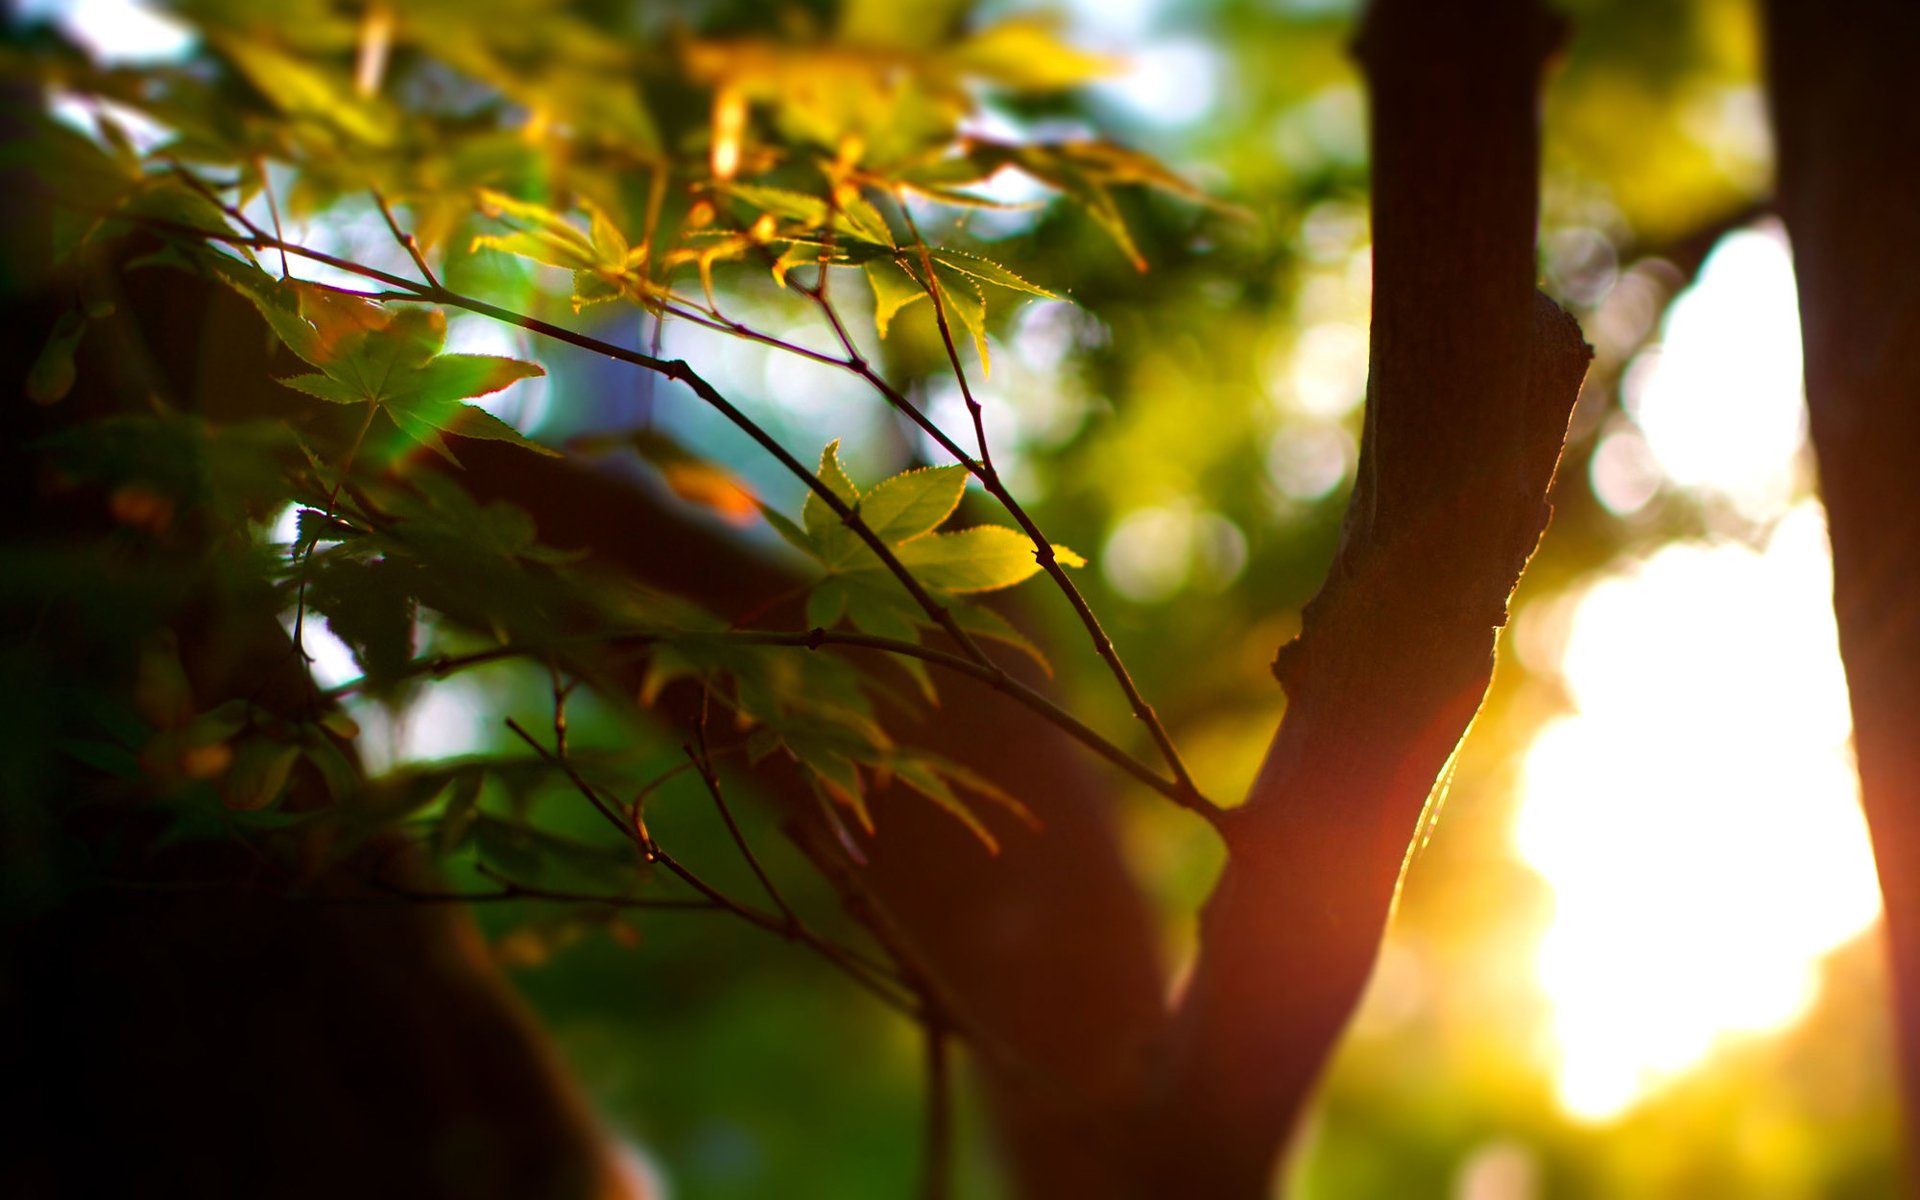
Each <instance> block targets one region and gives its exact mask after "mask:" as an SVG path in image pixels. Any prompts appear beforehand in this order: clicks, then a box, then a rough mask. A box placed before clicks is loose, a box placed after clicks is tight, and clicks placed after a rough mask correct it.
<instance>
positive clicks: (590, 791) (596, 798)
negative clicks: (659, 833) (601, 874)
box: [507, 717, 653, 858]
mask: <svg viewBox="0 0 1920 1200" xmlns="http://www.w3.org/2000/svg"><path fill="white" fill-rule="evenodd" d="M507 728H508V729H511V730H513V732H514V734H515V735H516V736H517V737H519V739H520V740H521V741H523V742H525V743H526V744H527V745H529V746H531V747H532V748H533V752H534V753H535V754H538V755H539V756H540V757H541V758H543V759H545V760H547V762H549V763H551V764H553V765H554V766H556V767H559V768H560V770H561V771H562V772H563V773H564V774H565V775H566V777H567V779H568V781H569V782H571V783H572V784H573V786H574V788H575V789H576V790H578V791H579V793H580V794H581V795H582V796H585V797H586V798H587V801H588V802H589V803H590V804H592V805H593V807H594V809H595V810H596V811H598V812H599V814H600V815H601V816H603V817H605V818H606V819H607V823H608V824H609V825H612V826H613V827H614V828H615V829H617V830H619V831H620V836H621V837H623V838H626V839H627V840H628V841H630V842H632V843H633V844H634V845H636V846H638V847H640V850H641V852H642V854H643V855H645V856H646V857H648V858H651V857H652V856H653V847H652V846H651V845H650V844H649V843H646V842H643V841H642V840H641V838H640V835H639V833H638V832H636V831H635V829H634V826H633V822H632V821H630V820H628V819H626V818H624V817H622V816H620V815H619V814H618V813H616V812H615V811H614V810H613V809H612V808H611V807H609V806H608V804H607V802H606V800H605V799H604V798H603V797H602V796H601V795H600V790H599V789H598V788H596V787H594V786H593V785H592V784H590V783H588V782H587V781H586V780H585V779H583V778H581V776H580V772H579V771H577V770H575V769H574V766H573V763H571V762H570V761H568V760H567V759H565V758H561V757H558V756H556V755H555V754H554V753H553V751H551V750H549V749H547V748H546V747H545V746H542V745H541V744H540V741H539V739H538V738H536V737H534V736H533V735H532V734H530V733H528V732H527V731H526V729H525V728H524V727H523V726H521V724H520V722H518V721H516V720H514V719H513V718H512V717H508V718H507Z"/></svg>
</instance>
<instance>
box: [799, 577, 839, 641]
mask: <svg viewBox="0 0 1920 1200" xmlns="http://www.w3.org/2000/svg"><path fill="white" fill-rule="evenodd" d="M846 611H847V591H846V587H845V586H844V585H843V584H842V582H841V580H840V579H839V578H838V577H837V576H833V575H829V576H827V577H826V578H825V579H822V580H821V581H820V582H819V583H818V584H816V585H815V586H814V589H813V591H812V592H810V593H808V595H807V627H808V628H809V629H832V628H833V627H834V626H835V625H838V624H839V623H840V617H841V615H842V614H844V613H845V612H846Z"/></svg>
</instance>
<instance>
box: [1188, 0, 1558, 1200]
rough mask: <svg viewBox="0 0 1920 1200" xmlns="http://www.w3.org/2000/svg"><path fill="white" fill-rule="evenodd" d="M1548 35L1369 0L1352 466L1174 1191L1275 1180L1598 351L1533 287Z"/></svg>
mask: <svg viewBox="0 0 1920 1200" xmlns="http://www.w3.org/2000/svg"><path fill="white" fill-rule="evenodd" d="M1556 35H1557V30H1556V28H1555V24H1554V22H1553V21H1552V20H1550V19H1549V17H1548V15H1547V14H1546V12H1545V10H1544V9H1543V8H1542V7H1541V5H1540V4H1538V3H1537V2H1534V0H1479V2H1477V3H1473V4H1467V5H1437V4H1428V3H1425V2H1424V0H1380V2H1379V3H1377V4H1376V5H1375V6H1374V7H1373V9H1372V10H1371V11H1370V12H1369V14H1368V16H1367V18H1366V22H1365V26H1364V28H1363V31H1362V34H1361V38H1360V42H1359V47H1358V50H1359V56H1360V60H1361V62H1362V64H1363V67H1364V69H1365V72H1366V75H1367V79H1368V83H1369V88H1370V93H1371V97H1372V104H1373V107H1372V145H1373V216H1374V250H1373V255H1374V257H1373V263H1374V296H1373V331H1372V354H1371V363H1370V380H1369V385H1368V397H1367V416H1366V431H1365V440H1364V444H1363V446H1362V451H1361V459H1360V467H1359V478H1358V481H1357V483H1356V486H1355V490H1354V495H1353V498H1352V501H1351V503H1350V505H1349V508H1348V510H1347V518H1346V523H1345V526H1344V529H1343V534H1342V540H1341V545H1340V548H1339V550H1338V552H1337V554H1336V558H1335V562H1334V564H1333V567H1332V569H1331V571H1330V573H1329V576H1328V579H1327V582H1326V584H1325V586H1324V587H1323V589H1322V590H1321V592H1320V594H1319V595H1318V596H1317V597H1316V598H1315V599H1314V601H1313V603H1312V604H1310V605H1309V606H1308V609H1307V611H1306V613H1305V616H1304V620H1303V630H1302V633H1301V635H1300V637H1299V638H1298V639H1297V640H1296V641H1295V642H1294V643H1292V644H1291V645H1289V646H1288V647H1286V648H1285V649H1283V650H1282V652H1281V655H1280V658H1279V659H1278V660H1277V661H1276V663H1275V673H1276V675H1277V676H1278V677H1279V678H1280V680H1281V683H1282V684H1283V686H1285V688H1286V690H1287V696H1288V710H1287V713H1286V716H1285V718H1284V720H1283V722H1282V724H1281V727H1280V730H1279V732H1278V734H1277V735H1276V736H1275V739H1274V742H1273V745H1272V746H1271V748H1270V749H1269V751H1268V754H1267V759H1266V762H1265V763H1264V765H1263V766H1262V768H1261V771H1260V773H1259V775H1258V777H1257V778H1256V780H1255V782H1254V785H1253V788H1252V790H1251V793H1250V794H1249V796H1248V798H1247V802H1246V804H1245V805H1244V806H1243V807H1242V808H1240V809H1238V810H1236V811H1235V812H1233V813H1232V814H1230V820H1229V821H1228V823H1227V825H1226V828H1225V834H1226V839H1227V844H1228V865H1227V867H1226V871H1225V873H1224V875H1223V877H1222V879H1221V881H1220V884H1219V886H1218V888H1217V890H1216V891H1215V893H1214V895H1213V897H1212V898H1211V899H1210V900H1209V902H1208V904H1207V908H1206V911H1205V913H1204V914H1203V917H1202V923H1201V947H1200V952H1199V958H1198V961H1197V962H1196V964H1195V967H1194V971H1193V975H1192V978H1191V982H1190V984H1189V986H1188V988H1187V991H1186V995H1185V997H1184V1000H1183V1002H1182V1004H1181V1006H1180V1010H1179V1012H1178V1015H1177V1018H1176V1023H1175V1028H1174V1031H1173V1040H1172V1043H1171V1046H1170V1051H1169V1057H1168V1061H1167V1064H1166V1073H1165V1079H1164V1086H1163V1090H1162V1092H1161V1094H1160V1096H1159V1097H1158V1100H1157V1103H1156V1104H1155V1105H1154V1106H1153V1108H1152V1109H1151V1124H1152V1134H1151V1136H1152V1138H1153V1140H1154V1142H1155V1143H1156V1145H1155V1148H1154V1151H1153V1153H1154V1154H1155V1155H1156V1163H1155V1167H1154V1171H1153V1174H1154V1176H1155V1178H1156V1181H1157V1184H1158V1186H1159V1187H1160V1188H1162V1189H1170V1190H1173V1191H1176V1192H1178V1193H1180V1194H1188V1195H1206V1196H1209V1197H1240V1196H1247V1197H1252V1196H1262V1195H1265V1194H1267V1190H1268V1188H1269V1186H1270V1184H1269V1181H1270V1178H1271V1174H1272V1171H1273V1167H1274V1163H1275V1160H1276V1158H1277V1156H1278V1153H1279V1151H1280V1148H1281V1145H1282V1142H1283V1140H1284V1139H1285V1137H1286V1136H1287V1134H1288V1132H1289V1131H1290V1130H1291V1129H1292V1128H1293V1126H1294V1124H1295V1122H1296V1120H1297V1118H1298V1116H1299V1114H1300V1111H1301V1108H1302V1106H1303V1104H1304V1103H1305V1101H1306V1099H1307V1097H1308V1094H1309V1092H1310V1090H1311V1087H1312V1085H1313V1083H1314V1080H1315V1078H1316V1076H1317V1075H1318V1073H1319V1071H1320V1069H1321V1067H1322V1065H1323V1063H1324V1061H1325V1059H1326V1057H1327V1054H1328V1052H1329V1050H1330V1049H1331V1047H1332V1045H1333V1044H1334V1042H1335V1040H1336V1038H1337V1036H1338V1034H1339V1032H1340V1030H1341V1028H1342V1027H1343V1026H1344V1024H1345V1022H1346V1020H1347V1018H1348V1016H1349V1015H1350V1013H1351V1012H1352V1009H1353V1007H1354V1005H1355V1003H1356V1002H1357V1000H1358V998H1359V996H1360V994H1361V991H1362V989H1363V988H1364V986H1365V983H1366V980H1367V977H1368V974H1369V973H1370V971H1371V969H1372V964H1373V961H1374V957H1375V954H1376V952H1377V949H1378V945H1379V941H1380V936H1381V933H1382V930H1383V928H1384V925H1385V922H1386V919H1387V916H1388V914H1389V911H1390V909H1391V907H1392V904H1393V899H1394V895H1395V893H1396V890H1397V886H1398V881H1399V878H1400V874H1401V870H1402V867H1403V864H1404V862H1405V860H1406V857H1407V855H1408V852H1409V846H1410V845H1411V843H1412V842H1413V840H1414V838H1415V836H1416V834H1417V833H1418V831H1419V829H1420V827H1421V824H1422V820H1423V815H1424V813H1425V810H1426V807H1427V805H1428V801H1429V796H1430V794H1432V792H1433V790H1434V786H1435V780H1436V779H1437V778H1438V777H1439V776H1440V775H1441V773H1442V771H1443V769H1444V768H1445V766H1446V764H1447V762H1448V759H1449V758H1450V756H1451V755H1452V754H1453V752H1454V749H1455V747H1456V745H1457V744H1458V742H1459V740H1460V738H1461V737H1462V736H1463V735H1464V733H1465V732H1466V729H1467V726H1468V725H1469V723H1470V722H1471V721H1472V719H1473V716H1474V713H1475V712H1476V711H1477V709H1478V708H1479V705H1480V701H1481V699H1482V697H1483V696H1484V694H1485V692H1486V688H1487V685H1488V683H1489V681H1490V679H1491V673H1492V653H1493V645H1494V637H1495V633H1496V630H1497V629H1498V627H1499V626H1500V625H1502V624H1503V623H1504V622H1505V619H1506V603H1507V599H1508V597H1509V596H1510V595H1511V593H1512V590H1513V587H1514V585H1515V583H1516V582H1517V581H1518V578H1519V575H1520V572H1521V569H1522V568H1523V567H1524V565H1525V563H1526V560H1527V557H1528V556H1529V555H1530V554H1531V552H1532V550H1533V547H1534V545H1535V544H1536V542H1537V541H1538V538H1539V535H1540V533H1541V531H1542V530H1543V528H1544V527H1545V525H1546V521H1547V517H1548V513H1549V508H1548V505H1547V500H1546V497H1547V492H1548V488H1549V486H1550V484H1551V482H1552V478H1553V472H1554V469H1555V465H1556V463H1557V462H1558V459H1559V454H1560V449H1561V446H1562V443H1563V441H1564V439H1565V435H1566V427H1567V420H1568V416H1569V414H1570V412H1571V410H1572V406H1573V402H1574V399H1575V397H1576V396H1577V394H1578V392H1579V388H1580V381H1581V378H1582V377H1583V375H1584V374H1585V370H1586V364H1587V361H1588V358H1589V356H1590V352H1589V351H1588V349H1587V347H1586V346H1585V344H1584V342H1582V340H1581V338H1580V335H1579V330H1578V327H1577V326H1576V325H1575V324H1574V322H1573V320H1572V318H1571V317H1568V316H1567V315H1566V314H1564V313H1562V312H1561V311H1560V310H1559V309H1557V308H1556V307H1555V306H1554V305H1553V304H1552V303H1551V302H1550V301H1548V300H1547V299H1546V298H1545V297H1543V296H1540V295H1539V294H1538V293H1537V292H1536V291H1535V290H1534V279H1535V269H1534V242H1535V210H1536V207H1537V196H1538V173H1539V152H1538V130H1537V104H1538V91H1539V86H1540V78H1541V72H1542V69H1543V65H1544V63H1545V60H1546V57H1547V55H1548V53H1549V51H1550V49H1551V47H1552V45H1553V43H1554V41H1555V38H1556Z"/></svg>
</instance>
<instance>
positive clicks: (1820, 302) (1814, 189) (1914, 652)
mask: <svg viewBox="0 0 1920 1200" xmlns="http://www.w3.org/2000/svg"><path fill="white" fill-rule="evenodd" d="M1767 33H1768V41H1769V54H1768V70H1769V74H1770V76H1771V88H1772V94H1773V95H1772V98H1773V112H1774V125H1775V131H1776V135H1777V138H1778V144H1779V163H1780V166H1779V172H1780V174H1779V185H1778V190H1779V198H1780V211H1781V214H1782V216H1784V217H1785V219H1786V223H1787V231H1788V232H1789V233H1790V234H1791V235H1792V238H1793V256H1794V268H1795V271H1796V273H1797V275H1798V278H1799V288H1800V326H1801V331H1802V335H1803V337H1804V339H1805V346H1806V351H1805V353H1806V382H1807V402H1808V408H1809V412H1810V416H1811V418H1812V420H1811V425H1812V431H1813V445H1814V449H1815V451H1816V453H1817V455H1818V458H1819V462H1820V476H1821V481H1822V482H1821V491H1822V494H1823V496H1824V498H1825V501H1826V506H1827V521H1828V526H1829V530H1830V533H1831V537H1832V540H1833V577H1834V578H1833V587H1834V609H1835V615H1836V617H1837V618H1838V622H1839V628H1840V653H1841V657H1842V658H1843V659H1844V660H1845V662H1846V669H1847V686H1848V689H1849V690H1850V692H1851V694H1852V703H1853V726H1854V735H1853V736H1854V749H1855V752H1856V754H1857V755H1858V759H1859V764H1860V788H1861V798H1862V801H1863V803H1864V805H1865V808H1866V815H1867V826H1868V829H1869V831H1870V832H1871V834H1872V837H1873V852H1874V858H1875V860H1876V862H1877V864H1878V869H1879V874H1880V889H1881V893H1882V895H1883V897H1884V899H1885V902H1886V914H1887V920H1886V930H1887V940H1888V944H1889V949H1890V951H1891V958H1892V964H1893V989H1894V1000H1895V1005H1894V1009H1895V1024H1896V1027H1897V1030H1898V1033H1899V1040H1900V1073H1901V1078H1902V1082H1903V1086H1904V1090H1905V1093H1906V1099H1907V1110H1908V1111H1907V1129H1908V1138H1907V1140H1908V1143H1909V1144H1913V1143H1914V1140H1915V1139H1916V1138H1920V737H1917V736H1916V734H1915V730H1916V728H1920V472H1917V471H1916V470H1915V469H1914V463H1915V461H1916V460H1917V459H1920V273H1916V271H1915V265H1916V264H1920V102H1916V99H1915V96H1914V91H1913V79H1912V76H1913V68H1914V58H1915V55H1917V54H1920V5H1915V4H1914V3H1912V0H1850V2H1847V3H1839V4H1814V3H1810V2H1807V0H1775V2H1774V3H1771V4H1769V5H1768V8H1767Z"/></svg>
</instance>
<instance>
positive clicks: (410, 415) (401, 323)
mask: <svg viewBox="0 0 1920 1200" xmlns="http://www.w3.org/2000/svg"><path fill="white" fill-rule="evenodd" d="M316 316H318V317H319V318H320V319H319V321H317V322H316V323H315V324H314V325H310V326H307V328H308V330H309V331H310V332H311V336H310V337H308V336H306V335H304V334H298V335H297V336H301V337H302V338H303V339H304V344H305V346H306V348H307V351H308V355H310V356H311V358H312V359H317V360H318V361H317V362H316V364H315V365H317V366H319V367H320V369H321V371H322V372H323V374H319V375H314V374H308V375H296V376H294V377H292V378H291V379H285V380H282V381H281V382H282V383H284V384H285V385H286V386H288V387H291V388H295V389H297V390H299V391H302V392H305V393H306V394H308V395H310V396H315V397H317V398H319V399H321V400H327V401H330V402H332V403H335V404H372V405H376V406H378V407H379V408H381V409H382V410H384V411H385V412H386V414H387V416H388V417H389V418H390V419H391V420H392V421H393V423H394V424H395V425H396V426H398V427H399V428H400V430H401V432H403V433H405V434H406V435H407V436H408V437H410V438H412V439H413V440H414V441H416V442H419V443H420V444H422V445H425V446H428V447H430V448H432V449H433V450H435V451H437V452H438V453H440V454H442V455H445V456H446V457H447V458H448V459H449V460H453V461H457V460H455V459H454V458H453V454H452V452H451V451H449V450H448V449H447V447H446V444H445V442H444V441H442V440H441V437H440V435H441V434H443V433H452V434H456V435H459V436H461V437H470V438H480V439H485V440H488V441H500V442H512V443H513V444H515V445H518V446H523V447H525V448H526V449H529V450H532V451H534V452H535V453H539V454H547V455H552V454H554V453H555V452H554V451H553V450H550V449H548V448H547V447H545V446H542V445H540V444H538V443H537V442H532V441H529V440H527V439H526V438H525V437H523V436H522V435H521V434H520V432H519V431H518V430H516V429H515V428H513V426H511V425H508V424H507V423H506V422H504V421H502V420H500V419H499V418H498V417H495V416H494V415H493V414H492V413H489V412H487V411H486V410H485V409H483V408H479V407H476V406H474V405H471V404H466V403H463V401H465V400H467V399H470V398H472V397H475V396H484V395H487V394H489V393H492V392H497V391H499V390H501V389H502V388H505V387H507V386H508V385H510V384H512V383H515V382H517V381H518V380H521V379H528V378H531V377H533V376H536V375H543V374H545V371H544V370H543V369H542V368H541V367H540V366H539V364H537V363H530V362H522V361H521V360H519V359H513V358H501V357H498V356H495V355H490V354H440V353H438V351H439V348H440V346H441V345H442V344H444V342H445V339H446V317H445V316H444V315H443V314H441V313H440V312H439V311H438V310H425V311H422V310H418V309H404V310H401V311H399V312H394V313H388V312H386V311H384V310H379V309H374V310H373V312H372V314H371V315H369V314H362V313H358V312H355V313H353V314H352V317H353V321H354V322H355V324H353V325H349V326H347V327H346V330H345V331H344V332H341V331H339V330H328V329H324V328H320V327H319V326H320V325H321V324H323V323H324V322H326V321H328V320H329V319H330V318H329V317H328V316H327V315H325V314H324V313H322V312H320V311H318V310H316ZM371 321H381V322H384V323H380V324H371V325H365V326H359V325H358V323H361V322H371ZM329 335H331V336H329Z"/></svg>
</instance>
